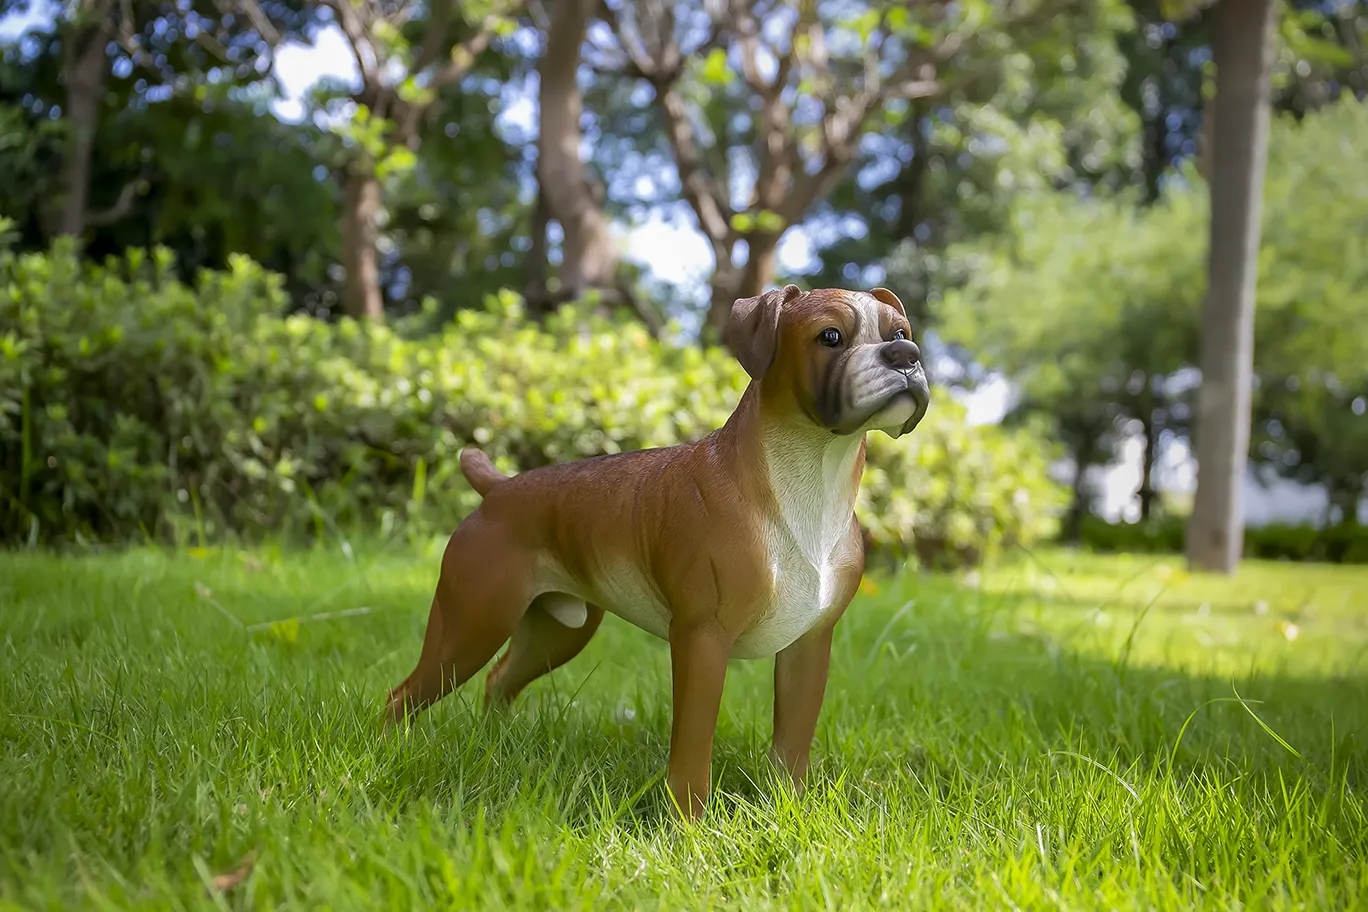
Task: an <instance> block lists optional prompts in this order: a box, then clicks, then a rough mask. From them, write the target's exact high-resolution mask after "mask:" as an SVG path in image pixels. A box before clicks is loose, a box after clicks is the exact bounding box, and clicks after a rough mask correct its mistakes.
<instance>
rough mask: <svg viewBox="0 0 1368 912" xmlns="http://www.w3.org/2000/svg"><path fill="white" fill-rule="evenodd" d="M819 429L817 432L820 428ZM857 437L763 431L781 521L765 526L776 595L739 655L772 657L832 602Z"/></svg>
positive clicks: (851, 505) (739, 648) (848, 511)
mask: <svg viewBox="0 0 1368 912" xmlns="http://www.w3.org/2000/svg"><path fill="white" fill-rule="evenodd" d="M819 433H820V432H819ZM860 440H861V437H860V436H859V435H856V436H853V437H840V438H835V439H830V440H819V441H814V440H813V439H812V437H811V436H810V435H807V434H802V433H796V434H792V435H788V434H783V433H777V432H776V433H774V434H770V435H766V447H765V461H766V469H767V471H768V474H769V480H770V487H771V489H772V490H773V492H774V497H775V500H776V501H777V502H778V506H779V514H780V515H779V518H778V520H777V521H775V522H771V523H770V524H768V526H767V527H766V529H765V549H766V551H767V554H768V558H769V569H770V573H771V576H772V579H773V582H774V597H773V601H772V603H771V604H770V605H769V606H768V610H766V611H765V612H763V613H762V614H761V616H760V619H759V621H758V622H757V623H756V625H755V626H754V627H752V628H751V629H750V630H748V631H746V632H745V633H744V634H742V635H741V637H740V638H739V639H738V640H737V642H736V647H735V648H734V649H733V650H732V654H733V655H735V656H737V657H738V658H754V657H761V656H769V655H773V654H775V653H776V652H779V651H780V650H782V649H784V648H785V647H786V646H788V645H789V644H791V643H792V642H793V641H794V640H796V639H798V638H799V637H800V636H802V635H803V634H805V633H807V632H808V631H809V630H811V629H812V628H813V627H815V626H816V625H817V623H818V622H819V621H821V619H822V618H823V617H824V616H825V615H826V614H827V612H828V611H830V610H831V608H832V607H833V604H832V602H833V599H834V597H835V594H836V582H837V580H836V572H837V569H836V568H837V563H838V560H839V559H840V557H841V556H842V550H843V549H842V546H843V545H844V544H845V543H846V542H848V541H849V535H850V524H851V522H852V519H851V514H852V511H853V510H854V507H855V503H854V501H855V490H854V488H853V486H852V485H851V483H850V481H851V477H852V475H853V474H854V471H855V460H856V458H857V457H858V456H859V450H860Z"/></svg>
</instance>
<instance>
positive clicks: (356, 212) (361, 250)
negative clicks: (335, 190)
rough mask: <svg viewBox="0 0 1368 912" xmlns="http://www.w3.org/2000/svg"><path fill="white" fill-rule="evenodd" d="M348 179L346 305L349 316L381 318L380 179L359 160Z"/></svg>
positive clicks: (344, 248)
mask: <svg viewBox="0 0 1368 912" xmlns="http://www.w3.org/2000/svg"><path fill="white" fill-rule="evenodd" d="M344 181H345V186H344V196H345V200H344V201H343V206H344V208H343V212H342V266H343V268H344V269H345V270H346V272H347V284H346V288H345V289H343V296H342V299H343V307H344V309H345V310H346V313H347V315H348V316H350V317H355V318H356V319H358V320H379V319H381V318H383V317H384V315H385V299H384V296H383V295H382V294H381V293H380V264H379V261H378V253H377V251H376V241H377V239H378V237H379V224H378V221H379V218H380V179H379V178H378V177H377V176H376V174H375V171H374V169H373V168H372V167H370V166H369V164H368V163H356V164H353V165H352V166H351V167H350V168H348V169H347V172H346V176H345V177H344Z"/></svg>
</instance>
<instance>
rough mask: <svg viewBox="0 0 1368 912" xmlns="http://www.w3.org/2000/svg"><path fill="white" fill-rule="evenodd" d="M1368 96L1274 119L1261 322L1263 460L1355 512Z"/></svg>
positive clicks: (1367, 322)
mask: <svg viewBox="0 0 1368 912" xmlns="http://www.w3.org/2000/svg"><path fill="white" fill-rule="evenodd" d="M1365 147H1368V102H1358V101H1355V100H1353V99H1352V98H1350V99H1345V100H1342V101H1341V102H1339V103H1338V104H1336V105H1332V106H1330V107H1327V108H1324V109H1322V110H1321V111H1318V112H1315V113H1312V114H1309V115H1307V116H1306V117H1305V118H1303V119H1302V120H1301V121H1300V123H1298V122H1296V121H1294V120H1292V118H1290V117H1285V118H1281V119H1280V120H1279V121H1278V122H1276V123H1275V124H1274V125H1273V130H1272V137H1271V139H1270V143H1269V163H1268V182H1267V188H1266V191H1265V216H1264V219H1263V222H1264V228H1263V252H1262V254H1261V256H1260V264H1259V302H1258V310H1257V311H1256V324H1255V356H1256V357H1255V371H1256V373H1257V376H1258V384H1257V386H1256V389H1255V391H1254V403H1253V413H1254V423H1253V441H1254V445H1253V447H1252V448H1251V451H1250V456H1251V458H1252V459H1253V460H1254V461H1255V464H1256V465H1257V466H1258V467H1259V468H1260V470H1261V471H1260V473H1259V477H1262V476H1264V475H1266V474H1269V473H1270V472H1271V473H1272V474H1275V475H1277V476H1281V477H1284V478H1289V479H1292V480H1294V481H1298V482H1301V483H1303V484H1309V485H1316V486H1319V487H1320V488H1322V489H1323V490H1324V491H1325V493H1326V495H1327V506H1328V508H1329V512H1330V515H1328V516H1327V519H1328V520H1331V519H1334V518H1336V515H1337V517H1338V519H1340V520H1341V521H1353V519H1354V518H1355V516H1356V514H1357V512H1358V505H1359V502H1360V500H1361V499H1362V498H1363V497H1364V496H1368V332H1365V331H1363V330H1362V329H1360V327H1368V170H1365V169H1364V168H1363V167H1362V163H1363V149H1364V148H1365Z"/></svg>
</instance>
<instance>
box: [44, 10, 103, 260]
mask: <svg viewBox="0 0 1368 912" xmlns="http://www.w3.org/2000/svg"><path fill="white" fill-rule="evenodd" d="M96 12H97V14H98V13H99V11H98V10H97V11H96ZM109 34H110V29H109V22H108V20H107V18H102V19H101V21H100V22H99V23H98V24H96V25H95V26H93V27H87V28H81V27H78V26H75V25H73V26H72V27H71V29H70V30H69V31H68V33H67V35H66V39H65V41H64V42H63V44H64V45H65V47H64V50H63V62H62V75H63V78H64V79H65V81H66V120H67V128H68V130H69V136H68V138H67V148H66V156H65V158H64V160H63V162H62V178H61V180H62V208H61V211H60V213H59V214H58V219H57V234H61V235H69V236H71V237H77V238H79V237H82V236H83V235H84V234H85V229H86V207H87V205H88V201H89V196H90V154H91V149H93V148H94V145H95V133H96V131H97V130H98V129H99V125H100V103H101V101H103V99H104V86H105V77H106V75H107V73H108V71H109V58H108V55H107V54H106V53H105V44H106V43H107V42H108V41H109Z"/></svg>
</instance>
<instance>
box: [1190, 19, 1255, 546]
mask: <svg viewBox="0 0 1368 912" xmlns="http://www.w3.org/2000/svg"><path fill="white" fill-rule="evenodd" d="M1274 10H1275V7H1274V4H1273V0H1219V2H1218V4H1217V6H1216V9H1215V22H1214V27H1215V39H1214V42H1213V58H1214V61H1215V64H1216V95H1215V99H1214V101H1213V104H1212V105H1211V108H1210V112H1211V116H1212V117H1213V118H1214V122H1213V124H1212V130H1211V134H1210V135H1211V136H1212V155H1211V162H1212V164H1211V171H1212V173H1211V177H1210V185H1211V234H1210V237H1211V244H1210V252H1209V257H1210V261H1209V266H1208V272H1209V278H1208V283H1207V297H1206V303H1205V305H1204V307H1203V310H1202V350H1201V358H1200V366H1201V370H1202V385H1201V388H1200V390H1199V391H1198V400H1197V414H1196V429H1195V434H1194V443H1195V451H1196V456H1197V464H1198V473H1197V492H1196V495H1195V498H1194V500H1193V509H1192V516H1191V518H1190V519H1189V521H1188V534H1187V553H1188V561H1189V563H1190V564H1191V565H1192V566H1193V567H1194V568H1196V569H1201V570H1211V571H1217V572H1223V573H1230V572H1232V571H1233V570H1234V569H1235V566H1236V565H1237V564H1238V563H1239V559H1240V553H1241V551H1242V550H1243V542H1244V509H1243V503H1242V501H1241V492H1242V485H1243V483H1244V476H1245V467H1246V465H1247V464H1248V458H1249V456H1248V453H1249V434H1250V396H1251V391H1252V386H1253V381H1254V375H1253V371H1254V298H1255V292H1256V288H1257V266H1258V252H1259V218H1260V211H1261V206H1262V201H1263V181H1264V170H1265V165H1266V161H1267V145H1268V123H1269V78H1268V77H1269V70H1270V67H1271V65H1272V51H1273V34H1272V33H1273V26H1274V22H1275V19H1274Z"/></svg>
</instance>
